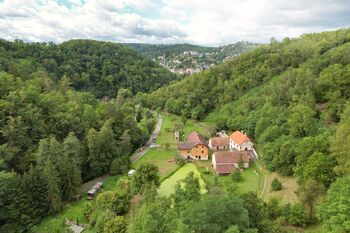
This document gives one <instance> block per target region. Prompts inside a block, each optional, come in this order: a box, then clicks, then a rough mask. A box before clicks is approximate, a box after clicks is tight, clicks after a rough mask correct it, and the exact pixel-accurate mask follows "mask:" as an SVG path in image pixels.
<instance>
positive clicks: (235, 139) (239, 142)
mask: <svg viewBox="0 0 350 233" xmlns="http://www.w3.org/2000/svg"><path fill="white" fill-rule="evenodd" d="M253 145H254V144H253V143H252V141H251V140H250V139H249V137H248V136H247V135H246V134H244V133H243V132H241V131H235V132H233V133H232V134H231V136H230V150H231V151H232V150H238V151H244V150H245V151H250V150H253Z"/></svg>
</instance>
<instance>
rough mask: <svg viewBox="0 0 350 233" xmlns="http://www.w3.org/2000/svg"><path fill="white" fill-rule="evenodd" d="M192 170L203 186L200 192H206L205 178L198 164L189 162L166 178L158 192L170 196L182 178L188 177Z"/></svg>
mask: <svg viewBox="0 0 350 233" xmlns="http://www.w3.org/2000/svg"><path fill="white" fill-rule="evenodd" d="M190 172H194V174H195V177H197V178H198V179H199V183H200V186H201V190H200V192H201V193H202V194H203V193H206V192H207V189H206V188H205V183H204V181H203V179H202V178H201V173H200V172H199V171H198V169H197V168H196V166H195V165H194V164H192V163H187V164H185V165H184V166H183V167H181V168H180V169H179V170H177V171H176V172H175V173H174V174H173V175H172V176H170V177H169V178H167V179H165V180H164V181H163V182H162V183H161V185H160V187H159V190H158V193H159V194H160V195H163V196H169V195H170V194H171V193H173V192H174V187H175V185H176V184H177V182H179V181H180V180H183V179H185V178H186V176H187V174H189V173H190Z"/></svg>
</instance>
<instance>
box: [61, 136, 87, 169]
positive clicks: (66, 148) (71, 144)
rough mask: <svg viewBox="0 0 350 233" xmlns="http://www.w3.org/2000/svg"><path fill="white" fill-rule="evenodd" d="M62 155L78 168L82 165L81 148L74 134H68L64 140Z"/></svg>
mask: <svg viewBox="0 0 350 233" xmlns="http://www.w3.org/2000/svg"><path fill="white" fill-rule="evenodd" d="M63 155H64V156H66V157H68V158H69V159H72V161H74V162H75V163H76V164H77V165H78V166H80V165H81V164H82V163H83V155H82V146H81V144H80V141H79V139H78V138H77V137H76V136H75V134H74V132H70V133H69V134H68V136H67V137H66V138H65V139H64V142H63Z"/></svg>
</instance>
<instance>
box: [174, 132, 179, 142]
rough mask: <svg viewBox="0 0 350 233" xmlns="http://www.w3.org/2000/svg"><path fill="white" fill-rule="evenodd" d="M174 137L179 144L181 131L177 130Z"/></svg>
mask: <svg viewBox="0 0 350 233" xmlns="http://www.w3.org/2000/svg"><path fill="white" fill-rule="evenodd" d="M174 137H175V141H177V142H178V141H179V140H180V131H178V130H176V131H175V132H174Z"/></svg>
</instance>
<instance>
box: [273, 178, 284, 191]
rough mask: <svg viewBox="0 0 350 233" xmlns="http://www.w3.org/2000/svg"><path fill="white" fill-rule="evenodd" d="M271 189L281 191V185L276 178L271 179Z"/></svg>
mask: <svg viewBox="0 0 350 233" xmlns="http://www.w3.org/2000/svg"><path fill="white" fill-rule="evenodd" d="M271 188H272V190H273V191H278V190H282V183H281V181H279V180H278V179H277V178H275V179H273V181H272V183H271Z"/></svg>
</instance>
